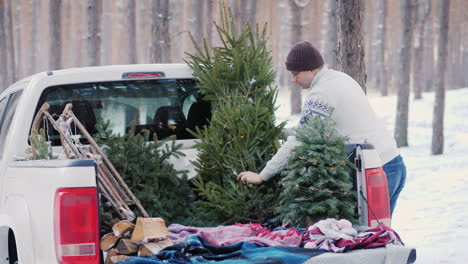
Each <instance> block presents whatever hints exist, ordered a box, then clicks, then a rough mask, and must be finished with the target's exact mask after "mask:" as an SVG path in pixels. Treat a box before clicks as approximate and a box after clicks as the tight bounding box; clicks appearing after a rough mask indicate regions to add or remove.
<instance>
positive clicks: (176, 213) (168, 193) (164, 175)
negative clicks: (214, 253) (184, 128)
mask: <svg viewBox="0 0 468 264" xmlns="http://www.w3.org/2000/svg"><path fill="white" fill-rule="evenodd" d="M97 128H98V134H97V135H96V137H95V139H96V141H97V142H98V144H100V145H101V146H102V147H103V150H104V152H105V153H106V155H107V156H108V157H109V160H110V161H111V162H112V164H113V165H114V166H115V168H116V170H117V171H118V172H119V174H120V175H121V176H122V178H123V179H124V180H125V183H126V184H127V185H128V186H129V188H130V189H131V190H132V192H133V193H135V195H136V197H137V198H138V199H139V200H140V201H141V204H142V205H143V207H144V208H145V210H146V211H147V212H148V214H149V215H150V216H153V217H162V218H164V220H166V222H168V223H174V222H177V223H182V224H193V223H192V222H191V220H193V213H194V210H193V200H194V195H193V192H192V190H191V187H190V186H189V183H188V180H187V175H186V171H178V170H176V169H175V168H174V166H173V165H172V164H169V163H168V162H167V160H168V159H169V158H170V157H171V156H175V157H179V156H181V155H184V154H183V153H181V152H180V151H179V149H180V147H181V145H176V144H175V141H166V140H161V141H158V140H157V139H156V136H155V137H154V138H155V139H156V140H155V141H152V142H150V141H149V140H148V139H149V132H146V133H145V134H144V135H140V134H137V135H135V126H134V124H133V125H132V126H131V129H130V130H129V131H128V132H127V133H126V134H125V135H124V136H119V135H114V134H113V133H112V131H110V130H109V121H107V122H104V123H101V124H98V126H97ZM134 212H136V210H134Z"/></svg>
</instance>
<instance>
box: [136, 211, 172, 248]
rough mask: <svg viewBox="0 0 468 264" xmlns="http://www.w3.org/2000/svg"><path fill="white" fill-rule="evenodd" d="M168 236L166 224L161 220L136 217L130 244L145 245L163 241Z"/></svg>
mask: <svg viewBox="0 0 468 264" xmlns="http://www.w3.org/2000/svg"><path fill="white" fill-rule="evenodd" d="M168 236H169V231H168V230H167V227H166V223H165V222H164V219H162V218H159V217H157V218H142V217H138V218H137V222H136V225H135V229H134V231H133V234H132V242H134V243H137V244H145V243H150V242H157V241H160V240H164V239H166V238H167V237H168Z"/></svg>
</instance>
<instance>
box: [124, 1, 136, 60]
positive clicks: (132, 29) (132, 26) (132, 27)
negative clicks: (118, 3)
mask: <svg viewBox="0 0 468 264" xmlns="http://www.w3.org/2000/svg"><path fill="white" fill-rule="evenodd" d="M135 14H136V9H135V0H127V24H126V26H127V30H126V35H127V36H126V38H127V45H128V51H127V54H128V58H127V60H128V63H129V64H135V63H137V45H136V15H135Z"/></svg>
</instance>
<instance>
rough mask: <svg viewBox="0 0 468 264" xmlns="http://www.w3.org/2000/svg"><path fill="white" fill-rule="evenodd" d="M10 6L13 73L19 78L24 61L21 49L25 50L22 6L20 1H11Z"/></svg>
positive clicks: (22, 75)
mask: <svg viewBox="0 0 468 264" xmlns="http://www.w3.org/2000/svg"><path fill="white" fill-rule="evenodd" d="M13 3H14V4H13ZM12 8H13V10H14V12H13V25H14V27H13V29H14V31H15V33H14V34H13V40H14V42H15V44H14V45H15V62H16V65H15V67H16V68H15V73H16V79H17V80H20V79H21V78H23V77H24V67H23V66H24V63H23V61H22V60H23V51H24V50H25V47H24V45H23V44H24V43H23V41H22V40H23V36H22V28H23V27H24V25H23V19H24V17H23V15H22V13H23V11H22V8H23V6H22V5H21V1H18V0H17V1H12Z"/></svg>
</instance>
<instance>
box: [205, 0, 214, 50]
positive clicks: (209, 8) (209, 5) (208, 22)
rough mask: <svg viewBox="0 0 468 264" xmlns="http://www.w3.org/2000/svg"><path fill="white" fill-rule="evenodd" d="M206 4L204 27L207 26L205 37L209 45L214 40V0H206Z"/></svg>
mask: <svg viewBox="0 0 468 264" xmlns="http://www.w3.org/2000/svg"><path fill="white" fill-rule="evenodd" d="M204 4H205V19H204V20H203V23H204V24H205V25H204V26H203V27H204V28H205V39H206V43H208V45H211V43H212V41H213V37H212V35H213V21H214V19H213V1H204Z"/></svg>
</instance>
